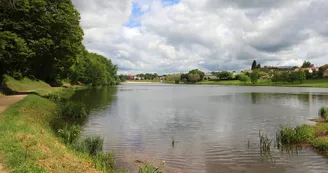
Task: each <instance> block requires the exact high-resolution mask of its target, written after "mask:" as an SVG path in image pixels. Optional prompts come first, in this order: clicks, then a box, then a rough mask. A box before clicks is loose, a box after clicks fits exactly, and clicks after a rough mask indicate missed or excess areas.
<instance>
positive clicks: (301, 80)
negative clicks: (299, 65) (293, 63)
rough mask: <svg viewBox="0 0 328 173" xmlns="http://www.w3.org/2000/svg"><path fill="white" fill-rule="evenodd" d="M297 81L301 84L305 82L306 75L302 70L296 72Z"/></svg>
mask: <svg viewBox="0 0 328 173" xmlns="http://www.w3.org/2000/svg"><path fill="white" fill-rule="evenodd" d="M298 80H299V81H300V83H303V82H304V81H305V80H306V73H305V72H304V71H303V70H299V71H298Z"/></svg>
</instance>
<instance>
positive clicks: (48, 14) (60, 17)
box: [0, 0, 84, 82]
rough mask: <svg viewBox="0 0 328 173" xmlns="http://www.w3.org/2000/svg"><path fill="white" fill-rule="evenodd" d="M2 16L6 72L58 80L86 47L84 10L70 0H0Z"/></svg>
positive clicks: (1, 25) (1, 31)
mask: <svg viewBox="0 0 328 173" xmlns="http://www.w3.org/2000/svg"><path fill="white" fill-rule="evenodd" d="M8 2H10V3H8ZM0 18H1V19H5V20H1V24H0V35H1V38H0V42H1V46H0V47H1V48H0V49H1V54H3V55H5V56H6V58H5V59H2V60H0V61H2V62H0V64H1V63H2V64H4V70H3V71H4V73H9V74H12V73H13V72H16V73H21V74H22V76H35V77H37V78H39V79H42V80H46V81H48V82H51V81H55V80H57V79H59V78H64V77H65V75H67V72H68V71H69V70H70V67H71V66H72V65H73V64H74V63H75V61H76V58H77V57H78V55H79V53H80V52H81V51H82V50H83V49H84V47H83V45H82V39H83V31H82V29H81V27H80V22H79V20H80V14H79V12H78V11H77V10H75V8H74V5H73V4H72V2H71V1H70V0H61V1H54V0H17V1H12V0H7V1H0ZM7 55H9V56H7ZM16 55H17V56H16ZM17 58H19V59H21V60H22V61H20V63H15V62H16V61H17Z"/></svg>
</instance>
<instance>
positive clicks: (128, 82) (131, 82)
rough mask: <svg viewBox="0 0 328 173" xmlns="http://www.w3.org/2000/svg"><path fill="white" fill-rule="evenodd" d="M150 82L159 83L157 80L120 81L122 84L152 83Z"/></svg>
mask: <svg viewBox="0 0 328 173" xmlns="http://www.w3.org/2000/svg"><path fill="white" fill-rule="evenodd" d="M152 83H161V82H159V81H137V80H135V81H126V82H122V84H152Z"/></svg>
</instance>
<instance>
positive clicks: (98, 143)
mask: <svg viewBox="0 0 328 173" xmlns="http://www.w3.org/2000/svg"><path fill="white" fill-rule="evenodd" d="M103 144H104V139H103V138H101V137H100V136H91V137H86V138H85V139H83V140H80V141H78V142H77V143H75V145H74V146H73V147H74V148H75V149H76V150H77V151H80V152H84V153H88V154H89V155H91V156H97V155H98V154H99V153H100V152H102V149H103Z"/></svg>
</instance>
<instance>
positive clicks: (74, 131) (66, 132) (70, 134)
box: [57, 124, 81, 144]
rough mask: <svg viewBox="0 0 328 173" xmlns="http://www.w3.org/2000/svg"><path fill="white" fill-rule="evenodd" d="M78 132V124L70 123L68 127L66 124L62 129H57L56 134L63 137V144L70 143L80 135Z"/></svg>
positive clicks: (79, 131)
mask: <svg viewBox="0 0 328 173" xmlns="http://www.w3.org/2000/svg"><path fill="white" fill-rule="evenodd" d="M80 133H81V130H80V126H78V125H72V126H70V127H68V126H67V124H66V126H65V127H64V129H59V130H58V131H57V134H58V136H60V137H61V138H63V140H64V143H65V144H72V143H73V142H74V141H75V140H76V139H77V138H78V137H79V136H80Z"/></svg>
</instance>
